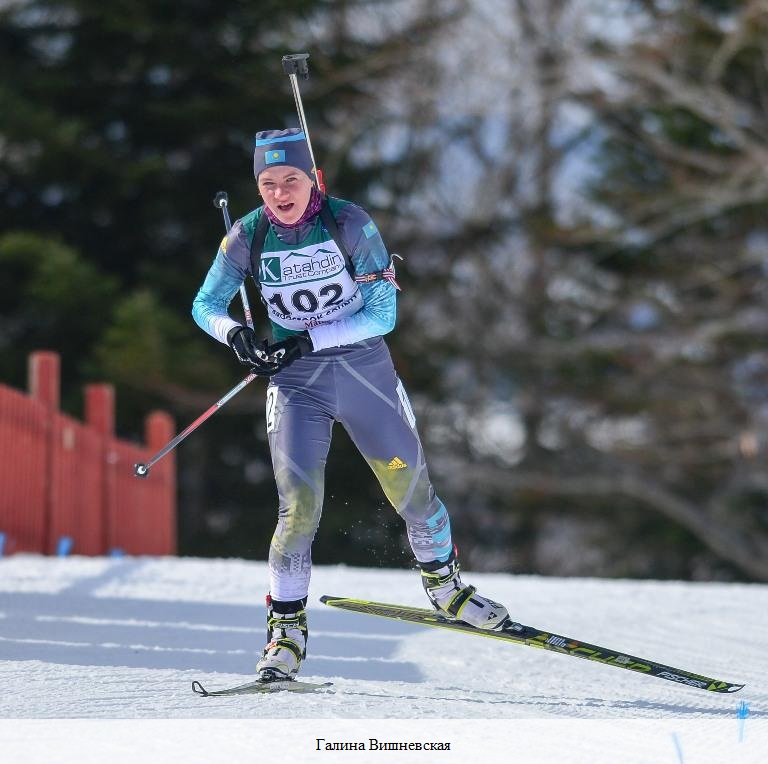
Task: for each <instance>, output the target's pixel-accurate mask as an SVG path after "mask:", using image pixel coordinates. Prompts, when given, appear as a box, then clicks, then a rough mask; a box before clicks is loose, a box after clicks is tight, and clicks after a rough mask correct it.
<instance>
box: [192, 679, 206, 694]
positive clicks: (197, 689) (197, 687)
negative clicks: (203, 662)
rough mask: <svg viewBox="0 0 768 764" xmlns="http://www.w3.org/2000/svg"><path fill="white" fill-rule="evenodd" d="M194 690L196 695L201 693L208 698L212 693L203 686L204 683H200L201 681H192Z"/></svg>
mask: <svg viewBox="0 0 768 764" xmlns="http://www.w3.org/2000/svg"><path fill="white" fill-rule="evenodd" d="M192 692H194V693H195V694H196V695H200V696H201V697H203V698H207V697H208V695H209V694H210V693H209V692H208V690H206V689H205V687H203V685H201V684H200V682H197V681H195V682H192Z"/></svg>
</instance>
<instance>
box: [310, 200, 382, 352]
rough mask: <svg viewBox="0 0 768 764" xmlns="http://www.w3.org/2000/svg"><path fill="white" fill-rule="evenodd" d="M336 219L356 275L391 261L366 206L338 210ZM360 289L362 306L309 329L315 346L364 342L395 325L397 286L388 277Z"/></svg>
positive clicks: (377, 268) (374, 270)
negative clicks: (348, 313) (336, 318)
mask: <svg viewBox="0 0 768 764" xmlns="http://www.w3.org/2000/svg"><path fill="white" fill-rule="evenodd" d="M337 222H338V225H339V230H340V231H341V235H342V237H343V239H344V243H345V244H346V245H347V249H348V250H349V252H350V254H351V257H352V264H353V265H354V268H355V274H356V275H358V276H361V275H364V274H366V273H377V272H378V271H381V270H383V269H384V268H386V267H387V266H388V265H389V262H390V257H389V253H388V252H387V248H386V246H385V245H384V241H383V240H382V238H381V235H380V234H379V231H378V229H377V228H376V224H375V223H374V222H373V221H372V220H371V218H370V217H369V216H368V213H366V212H365V210H363V209H362V208H360V207H358V206H357V205H354V204H349V205H347V206H346V207H343V208H342V209H341V210H340V211H339V213H337ZM359 289H360V293H361V294H362V297H363V306H362V308H361V309H360V310H359V311H358V312H357V313H354V314H353V315H351V316H347V317H346V318H342V319H339V320H338V321H330V322H328V323H324V324H321V325H320V326H317V327H314V328H312V329H310V330H309V334H310V336H311V338H312V344H313V346H314V348H315V350H323V349H324V348H329V347H339V346H341V345H351V344H353V343H355V342H362V341H363V340H367V339H370V338H371V337H379V336H381V335H383V334H387V333H389V332H391V331H392V330H393V329H394V328H395V321H396V319H397V301H396V294H397V290H396V289H395V287H394V286H393V285H392V284H391V283H389V282H388V281H384V280H380V281H372V282H370V283H366V284H359Z"/></svg>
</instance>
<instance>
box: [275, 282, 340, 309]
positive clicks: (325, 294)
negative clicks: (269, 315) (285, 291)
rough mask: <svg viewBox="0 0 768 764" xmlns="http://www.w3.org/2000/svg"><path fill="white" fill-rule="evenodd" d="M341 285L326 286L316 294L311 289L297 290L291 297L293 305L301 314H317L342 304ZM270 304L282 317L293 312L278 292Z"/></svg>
mask: <svg viewBox="0 0 768 764" xmlns="http://www.w3.org/2000/svg"><path fill="white" fill-rule="evenodd" d="M343 291H344V290H343V289H342V287H341V284H326V285H325V286H324V287H322V288H321V289H320V291H319V292H318V293H317V294H315V293H314V292H313V291H311V290H310V289H297V290H296V291H295V292H293V294H291V296H290V301H291V305H292V306H293V308H294V310H296V311H298V312H300V313H316V312H317V311H318V309H323V310H325V309H326V308H331V307H333V306H334V305H338V304H339V303H340V302H341V295H342V293H343ZM268 302H269V304H270V305H271V306H272V307H273V308H274V309H275V310H276V311H277V312H278V313H280V314H281V315H283V316H285V315H288V314H289V313H290V312H291V311H290V310H289V309H288V307H287V306H286V304H285V302H284V300H283V295H282V294H281V293H280V292H277V293H275V294H273V295H272V297H270V298H269V300H268Z"/></svg>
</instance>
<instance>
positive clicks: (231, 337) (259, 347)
mask: <svg viewBox="0 0 768 764" xmlns="http://www.w3.org/2000/svg"><path fill="white" fill-rule="evenodd" d="M227 344H228V345H229V346H230V347H231V348H232V350H233V351H234V352H235V355H236V356H237V360H238V361H240V363H242V364H243V365H244V366H249V367H250V368H251V371H252V372H253V373H254V374H258V375H259V376H263V377H269V376H271V375H272V374H274V373H275V372H276V371H278V369H279V367H278V366H277V364H274V363H271V362H270V361H269V356H268V353H269V351H268V350H267V341H266V340H262V341H261V342H259V341H258V340H257V339H256V334H255V332H254V331H253V329H251V328H250V327H249V326H234V327H232V329H230V330H229V332H227Z"/></svg>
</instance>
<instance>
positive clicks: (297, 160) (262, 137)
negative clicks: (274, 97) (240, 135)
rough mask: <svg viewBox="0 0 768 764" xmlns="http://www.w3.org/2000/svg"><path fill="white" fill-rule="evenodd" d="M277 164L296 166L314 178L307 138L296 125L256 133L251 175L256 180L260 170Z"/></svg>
mask: <svg viewBox="0 0 768 764" xmlns="http://www.w3.org/2000/svg"><path fill="white" fill-rule="evenodd" d="M279 165H287V166H289V167H298V168H299V169H300V170H303V171H304V172H305V173H306V174H307V175H309V177H310V178H311V179H312V180H314V179H315V175H314V173H313V172H312V169H313V168H312V157H311V156H310V154H309V146H308V145H307V138H306V136H305V135H304V132H303V131H302V130H300V129H299V128H298V127H290V128H288V130H262V131H261V132H260V133H256V150H255V151H254V153H253V175H254V177H255V178H256V180H258V179H259V173H260V172H261V171H262V170H266V169H267V168H268V167H275V166H279Z"/></svg>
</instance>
